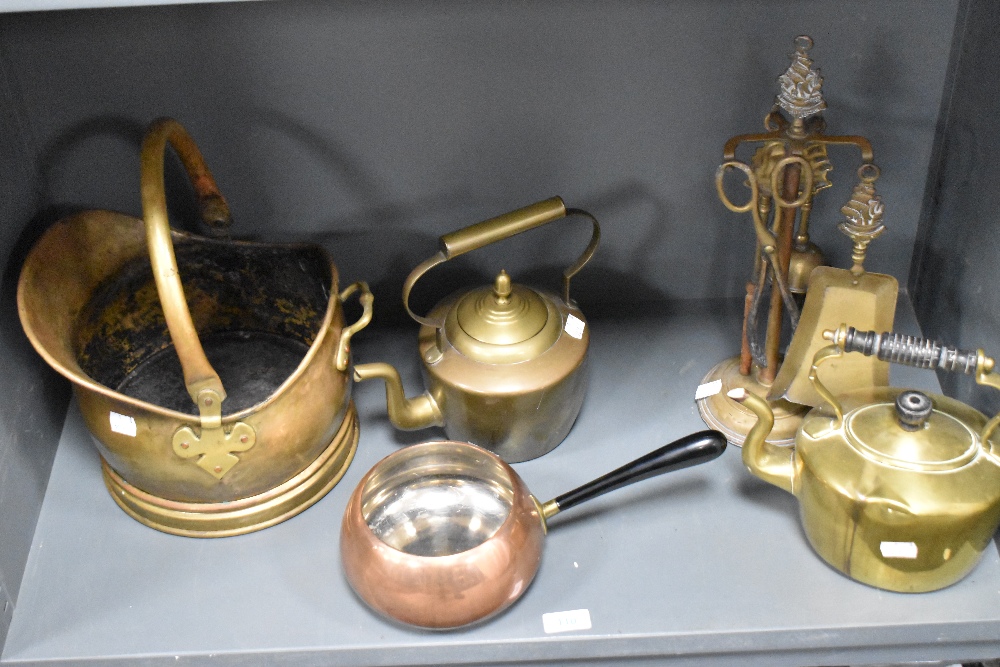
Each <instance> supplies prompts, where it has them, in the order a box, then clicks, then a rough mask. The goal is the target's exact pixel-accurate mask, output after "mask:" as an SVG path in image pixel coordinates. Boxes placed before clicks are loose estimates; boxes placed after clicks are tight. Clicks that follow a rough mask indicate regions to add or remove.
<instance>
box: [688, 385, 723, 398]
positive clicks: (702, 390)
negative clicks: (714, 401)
mask: <svg viewBox="0 0 1000 667" xmlns="http://www.w3.org/2000/svg"><path fill="white" fill-rule="evenodd" d="M720 391H722V380H712V381H711V382H706V383H705V384H700V385H698V388H697V389H696V390H695V392H694V400H696V401H700V400H701V399H703V398H708V397H709V396H715V395H716V394H718V393H719V392H720Z"/></svg>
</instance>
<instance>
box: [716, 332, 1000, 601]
mask: <svg viewBox="0 0 1000 667" xmlns="http://www.w3.org/2000/svg"><path fill="white" fill-rule="evenodd" d="M823 335H824V337H825V338H826V339H827V340H829V341H831V342H832V344H831V345H829V346H827V347H825V348H823V349H821V350H819V351H818V352H817V353H816V356H815V357H814V358H813V364H812V369H811V371H810V374H809V377H810V379H811V380H812V382H813V384H814V385H815V387H816V390H817V391H818V392H819V394H820V395H821V396H822V397H823V399H824V400H825V401H826V403H825V404H823V405H820V406H818V407H816V408H814V409H813V410H811V411H810V412H809V413H808V414H807V415H806V417H805V419H804V420H803V422H802V426H801V427H800V428H799V431H798V433H797V435H796V438H795V446H794V447H780V446H775V445H772V444H770V443H767V442H765V437H766V436H767V434H768V432H769V431H770V429H771V425H772V424H773V417H772V415H771V410H770V408H769V407H768V405H767V403H766V402H765V401H763V400H761V399H760V398H758V397H757V396H755V395H753V394H751V393H749V392H746V391H743V390H734V391H733V392H730V396H731V397H732V398H733V399H735V400H737V401H741V402H745V403H746V405H747V407H749V408H750V409H751V410H753V411H754V412H755V413H756V414H757V416H758V422H757V424H756V425H755V426H754V427H753V429H752V430H751V431H750V434H749V435H748V436H747V440H746V443H745V445H744V447H743V462H744V464H746V466H747V468H748V469H749V470H750V472H752V473H753V474H754V475H756V476H758V477H760V478H761V479H763V480H765V481H767V482H769V483H771V484H774V485H775V486H778V487H780V488H782V489H784V490H786V491H789V492H791V493H792V494H794V495H795V496H796V497H797V498H798V499H799V503H800V505H799V507H800V514H801V518H802V524H803V526H804V528H805V533H806V536H807V537H808V539H809V542H810V544H811V545H812V547H813V549H815V551H816V553H818V554H819V555H820V556H821V557H822V558H823V559H824V560H825V561H826V562H827V563H829V564H830V565H831V566H833V567H834V568H836V569H837V570H840V571H841V572H843V573H844V574H846V575H847V576H849V577H851V578H852V579H855V580H857V581H860V582H862V583H865V584H869V585H871V586H876V587H878V588H884V589H887V590H891V591H898V592H903V593H919V592H925V591H933V590H937V589H939V588H944V587H945V586H949V585H951V584H953V583H955V582H957V581H958V580H959V579H961V578H962V577H964V576H965V575H966V574H968V573H969V572H970V571H971V570H972V568H973V567H974V566H975V565H976V563H977V562H978V561H979V558H980V556H981V555H982V552H983V550H985V549H986V547H987V545H988V544H989V543H990V540H991V539H992V537H993V534H994V532H995V531H996V529H997V526H998V525H1000V439H998V438H997V436H996V435H995V431H996V426H997V424H998V422H1000V415H997V416H995V417H993V418H992V419H989V420H988V419H987V418H986V417H985V416H984V415H983V414H982V413H980V412H979V411H977V410H975V409H973V408H971V407H969V406H968V405H965V404H964V403H961V402H960V401H957V400H954V399H951V398H948V397H946V396H938V395H927V394H923V393H921V392H918V391H912V390H901V389H893V388H888V387H867V388H865V389H861V390H855V391H852V392H848V393H845V394H843V395H840V396H837V397H834V396H833V394H832V393H830V391H829V390H828V389H827V388H826V387H824V386H823V384H822V382H821V381H820V380H819V378H818V376H817V370H818V369H819V368H820V366H821V365H823V364H824V363H827V362H829V361H831V360H832V361H834V362H835V361H836V360H837V359H839V358H840V357H841V356H843V355H844V354H845V353H846V352H860V353H862V354H866V355H875V356H877V357H878V358H879V359H882V360H884V361H891V362H895V363H901V364H906V365H910V366H917V367H920V368H938V369H942V370H949V371H959V372H964V373H974V374H975V377H976V382H977V383H979V384H983V385H988V386H991V387H994V388H996V389H1000V375H998V374H997V373H996V372H995V371H994V361H993V359H991V358H990V357H987V356H986V355H985V354H984V353H983V351H982V350H977V351H976V352H967V351H961V350H957V349H955V348H952V347H946V346H943V345H941V344H939V343H937V342H935V341H928V340H925V339H920V338H913V337H909V336H902V335H899V334H891V333H883V334H876V333H875V332H874V331H869V332H859V331H857V330H855V329H854V328H853V327H850V328H848V327H847V326H846V325H841V326H840V327H839V328H838V329H837V330H836V331H826V332H824V334H823Z"/></svg>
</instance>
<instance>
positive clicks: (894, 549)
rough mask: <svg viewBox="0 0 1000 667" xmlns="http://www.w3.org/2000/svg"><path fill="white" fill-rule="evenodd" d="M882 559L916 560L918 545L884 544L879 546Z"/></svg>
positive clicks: (907, 543) (903, 543)
mask: <svg viewBox="0 0 1000 667" xmlns="http://www.w3.org/2000/svg"><path fill="white" fill-rule="evenodd" d="M878 548H879V551H881V552H882V558H910V559H913V558H916V557H917V544H916V543H915V542H882V543H880V544H879V545H878Z"/></svg>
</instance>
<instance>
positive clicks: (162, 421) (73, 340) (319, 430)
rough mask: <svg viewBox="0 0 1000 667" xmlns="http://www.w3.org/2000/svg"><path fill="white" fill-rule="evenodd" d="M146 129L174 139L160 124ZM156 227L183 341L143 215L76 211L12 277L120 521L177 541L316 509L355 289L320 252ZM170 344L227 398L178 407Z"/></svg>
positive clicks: (185, 401) (341, 411)
mask: <svg viewBox="0 0 1000 667" xmlns="http://www.w3.org/2000/svg"><path fill="white" fill-rule="evenodd" d="M170 123H173V125H171V124H170ZM156 127H159V128H160V129H161V130H163V128H164V127H165V128H166V129H167V130H168V131H173V132H175V133H178V132H180V133H183V129H182V128H181V129H178V128H179V125H176V123H175V122H173V121H169V122H165V121H161V122H160V123H159V125H158V126H157V125H156V124H154V129H155V128H156ZM151 132H153V129H151ZM183 138H186V139H187V141H190V139H189V138H187V137H186V134H184V136H183ZM171 141H172V142H173V139H172V138H171ZM175 147H177V146H176V144H175ZM184 147H186V148H187V149H188V150H192V149H193V143H191V144H190V146H182V148H184ZM193 150H195V151H196V149H193ZM160 151H161V153H160V155H159V156H153V157H156V158H157V159H159V160H160V161H161V163H162V147H161V148H160ZM146 152H147V151H146V147H144V155H143V157H144V160H145V159H146V158H147V157H149V156H147V155H146ZM178 152H179V153H181V157H182V161H183V162H184V163H185V167H187V168H188V173H189V175H191V176H192V181H193V182H194V185H195V189H196V191H198V192H199V193H202V191H204V190H206V189H208V190H210V191H214V182H210V183H209V186H208V187H206V185H205V183H206V181H205V178H206V176H207V179H208V180H209V181H210V180H211V175H210V174H208V173H207V170H205V169H204V165H203V164H202V163H201V156H200V154H199V155H194V156H192V155H191V154H190V153H187V154H186V153H184V152H183V151H182V150H180V149H179V150H178ZM192 165H193V167H192ZM198 167H200V168H201V169H202V170H203V173H197V172H198V169H197V168H198ZM144 170H145V164H144ZM193 172H195V173H193ZM145 175H146V174H145V171H144V177H145ZM199 177H200V178H199ZM160 183H161V185H160V189H161V190H162V176H161V177H160ZM144 186H145V183H144ZM216 194H217V193H216ZM144 195H145V193H144ZM218 199H219V200H221V196H218ZM145 203H146V202H145V201H144V208H146V207H145ZM222 206H223V207H225V204H224V201H222ZM163 224H164V227H165V229H164V231H165V234H164V235H163V239H166V248H167V249H168V250H169V251H170V253H171V256H172V257H173V256H174V254H176V262H177V269H176V270H175V271H174V276H175V277H176V275H177V274H178V273H179V277H180V280H179V284H178V292H179V293H180V295H181V298H180V300H179V304H174V305H175V306H177V305H179V307H180V309H181V310H182V311H183V312H184V313H185V314H188V315H189V317H190V322H191V324H192V325H193V327H192V329H191V331H192V332H194V333H193V334H192V335H193V340H183V339H180V338H179V337H178V336H177V335H176V334H177V332H176V331H175V330H174V328H173V327H172V326H168V325H171V324H172V323H171V321H170V317H169V316H168V315H165V311H166V310H167V309H165V308H164V307H162V306H163V302H164V301H163V294H162V293H161V291H160V289H159V288H161V287H162V285H161V284H160V283H161V282H162V280H160V278H159V276H158V274H157V272H156V268H157V267H156V266H155V264H156V262H155V260H154V261H153V262H151V259H150V248H151V243H152V242H151V241H150V238H151V237H152V231H151V229H150V224H149V215H148V211H147V219H146V220H141V219H137V218H133V217H130V216H127V215H123V214H120V213H113V212H110V211H88V212H85V213H82V214H79V215H76V216H73V217H70V218H68V219H65V220H62V221H59V222H57V223H56V224H55V225H53V226H52V227H51V228H50V229H49V230H47V231H46V233H45V234H44V235H43V236H42V238H41V239H40V240H39V241H38V243H37V244H36V245H35V247H34V248H33V249H32V251H31V252H30V254H29V256H28V258H27V260H26V262H25V264H24V267H23V269H22V272H21V277H20V282H19V284H18V309H19V313H20V317H21V322H22V325H23V327H24V330H25V332H26V334H27V336H28V338H29V339H30V340H31V343H32V344H33V345H34V347H35V349H36V350H37V351H38V353H39V354H40V355H41V356H42V357H43V358H44V359H45V360H46V361H47V362H48V363H49V365H51V366H52V367H53V368H54V369H55V370H56V371H58V372H59V373H61V374H62V375H64V376H65V377H66V378H68V379H69V380H70V381H71V382H72V383H73V388H74V392H75V395H76V397H77V401H78V403H79V407H80V410H81V412H82V414H83V417H84V420H85V422H86V424H87V427H88V429H89V430H90V432H91V434H92V435H93V439H94V442H95V444H96V446H97V449H98V451H99V453H100V455H101V459H102V467H103V474H104V480H105V483H106V485H107V486H108V489H109V491H110V492H111V495H112V497H113V498H114V499H115V501H116V502H117V503H118V504H119V505H120V506H121V507H122V508H123V509H124V510H125V511H126V512H127V513H129V514H130V515H131V516H133V517H134V518H136V519H137V520H139V521H141V522H142V523H144V524H146V525H149V526H151V527H153V528H157V529H159V530H162V531H165V532H169V533H174V534H179V535H187V536H197V537H218V536H225V535H234V534H239V533H245V532H250V531H253V530H259V529H261V528H264V527H266V526H270V525H272V524H274V523H277V522H279V521H282V520H284V519H287V518H289V517H291V516H294V515H295V514H297V513H298V512H301V511H302V510H303V509H305V508H306V507H309V506H310V505H311V504H312V503H314V502H315V501H316V500H318V499H319V498H321V497H322V496H323V495H324V494H325V493H326V492H327V491H329V489H330V488H331V487H332V486H333V485H334V484H335V483H336V482H337V481H338V480H339V479H340V477H341V476H342V475H343V473H344V471H345V470H346V468H347V466H348V465H349V463H350V461H351V459H352V458H353V455H354V451H355V449H356V445H357V439H358V426H357V415H356V412H355V410H354V406H353V403H352V402H351V378H350V374H349V373H348V372H347V371H346V368H338V361H341V362H343V360H344V359H346V358H347V357H346V355H347V354H348V352H349V349H348V346H349V341H350V335H351V334H352V333H353V332H354V331H356V330H357V329H358V328H360V327H363V326H364V324H365V323H366V320H365V318H366V317H367V315H369V314H370V292H368V291H367V287H363V288H361V292H362V300H363V301H365V302H366V304H365V305H366V307H365V311H366V316H364V317H363V318H362V320H365V321H359V322H358V323H355V324H354V325H352V326H350V327H347V326H345V325H344V317H343V307H342V298H346V297H347V296H349V295H350V294H351V293H353V292H355V291H357V290H358V287H357V286H352V287H350V288H348V290H345V292H344V293H343V294H342V293H341V292H340V291H339V289H338V275H337V269H336V267H335V266H334V264H333V263H332V262H331V261H330V259H329V257H328V256H327V254H326V252H325V251H324V250H323V249H322V248H319V247H318V246H311V245H279V244H267V243H248V242H237V241H230V240H217V239H209V238H203V237H200V236H196V235H192V234H187V233H183V232H179V231H175V230H169V228H168V227H166V223H165V210H164V223H163ZM154 276H156V277H155V278H154ZM182 343H183V344H184V345H195V346H196V347H197V349H198V350H201V349H202V346H204V350H205V351H206V352H207V355H208V357H207V358H208V359H211V362H212V363H213V364H215V366H217V368H218V371H219V374H218V375H219V376H221V382H222V383H225V385H226V389H227V390H228V391H225V390H221V384H219V385H218V387H219V390H221V394H220V393H219V390H215V389H212V388H209V389H208V391H209V392H210V393H209V394H205V393H204V388H205V383H202V384H201V385H198V386H197V387H198V388H199V390H201V391H202V393H201V394H195V392H194V391H192V386H193V384H192V383H191V382H189V381H188V380H189V377H188V372H187V371H188V367H187V366H185V365H184V358H183V355H182V353H183V352H184V350H183V349H182V347H183V346H182ZM178 355H181V359H180V362H178ZM203 356H204V355H203ZM206 365H207V362H206ZM340 365H342V366H343V365H344V363H341V364H340ZM182 366H183V369H182ZM207 367H208V369H209V371H211V372H214V370H213V368H212V366H207ZM211 392H215V393H211ZM205 395H210V396H220V395H221V397H222V399H223V400H220V401H217V402H216V403H215V405H214V406H213V407H214V409H215V413H216V414H215V415H214V416H213V415H212V414H209V413H208V412H206V411H205V410H204V409H203V408H202V406H201V405H198V404H196V403H195V402H194V401H193V400H192V396H205ZM209 402H210V403H211V401H209Z"/></svg>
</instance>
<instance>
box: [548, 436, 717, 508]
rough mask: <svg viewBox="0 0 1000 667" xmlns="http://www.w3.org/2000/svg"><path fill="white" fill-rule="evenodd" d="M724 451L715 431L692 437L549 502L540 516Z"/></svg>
mask: <svg viewBox="0 0 1000 667" xmlns="http://www.w3.org/2000/svg"><path fill="white" fill-rule="evenodd" d="M724 451H726V436H724V435H722V434H721V433H719V432H718V431H699V432H697V433H692V434H691V435H689V436H686V437H683V438H681V439H680V440H675V441H674V442H671V443H670V444H669V445H664V446H663V447H660V448H659V449H657V450H656V451H653V452H650V453H649V454H646V455H645V456H642V457H640V458H637V459H636V460H635V461H632V462H631V463H626V464H625V465H623V466H622V467H621V468H618V469H617V470H613V471H611V472H609V473H608V474H606V475H603V476H601V477H598V478H597V479H595V480H594V481H592V482H587V483H586V484H584V485H583V486H580V487H577V488H575V489H573V490H572V491H568V492H566V493H564V494H562V495H561V496H558V497H556V498H554V499H552V500H550V501H549V502H547V503H545V505H543V513H544V515H545V518H546V519H548V518H549V517H551V516H553V515H554V514H556V513H557V512H559V511H560V510H565V509H569V508H570V507H575V506H576V505H579V504H580V503H582V502H584V501H586V500H590V499H591V498H596V497H597V496H600V495H603V494H605V493H607V492H608V491H614V490H615V489H620V488H621V487H623V486H628V485H629V484H631V483H633V482H638V481H640V480H643V479H648V478H650V477H655V476H656V475H662V474H663V473H665V472H671V471H674V470H680V469H682V468H690V467H691V466H696V465H698V464H700V463H707V462H709V461H711V460H712V459H716V458H718V457H719V456H721V455H722V452H724Z"/></svg>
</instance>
